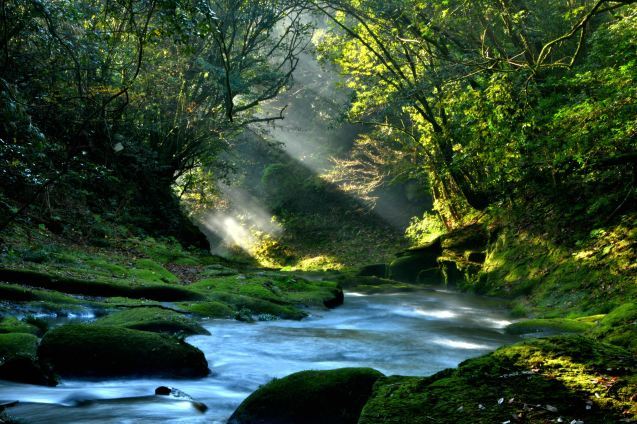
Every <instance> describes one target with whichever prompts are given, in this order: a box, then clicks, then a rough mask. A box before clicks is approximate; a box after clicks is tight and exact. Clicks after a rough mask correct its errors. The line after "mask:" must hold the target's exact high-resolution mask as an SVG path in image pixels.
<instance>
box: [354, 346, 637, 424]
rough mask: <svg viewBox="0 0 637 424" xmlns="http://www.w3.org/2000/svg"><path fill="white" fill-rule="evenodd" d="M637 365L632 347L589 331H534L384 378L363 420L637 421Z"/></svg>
mask: <svg viewBox="0 0 637 424" xmlns="http://www.w3.org/2000/svg"><path fill="white" fill-rule="evenodd" d="M635 366H637V363H636V359H635V356H634V355H632V354H631V353H630V352H628V351H626V350H624V349H623V348H620V347H617V346H613V345H609V344H606V343H601V342H599V341H596V340H594V339H591V338H588V337H584V336H580V335H568V336H555V337H549V338H543V339H533V340H529V341H526V342H523V343H518V344H515V345H512V346H505V347H502V348H500V349H498V350H496V351H495V352H493V353H491V354H489V355H486V356H483V357H480V358H476V359H470V360H468V361H465V362H463V363H461V364H460V365H459V367H458V368H457V369H448V370H444V371H441V372H440V373H438V374H435V375H433V376H431V377H424V378H422V377H399V376H393V377H387V378H383V379H380V380H379V381H378V382H377V383H376V385H375V386H374V392H373V394H372V396H371V398H370V400H369V401H368V402H367V403H366V405H365V407H364V408H363V411H362V413H361V417H360V420H359V424H377V423H401V424H425V423H427V424H428V423H432V422H441V423H453V422H457V423H465V422H466V423H469V422H470V423H485V424H487V423H488V424H492V423H500V422H507V421H511V422H525V423H538V424H539V423H546V422H557V419H558V418H561V419H562V422H567V423H568V422H572V421H573V420H575V421H576V422H577V421H583V422H585V423H587V424H591V423H599V424H602V423H611V422H620V420H622V419H627V420H629V422H632V421H630V420H632V419H635V418H636V417H637V405H636V403H635V402H634V399H633V396H634V393H635V390H637V381H635V379H634V377H632V375H633V374H632V373H634V369H635ZM513 417H516V418H513Z"/></svg>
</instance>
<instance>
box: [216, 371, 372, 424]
mask: <svg viewBox="0 0 637 424" xmlns="http://www.w3.org/2000/svg"><path fill="white" fill-rule="evenodd" d="M382 376H383V374H381V373H380V372H378V371H376V370H374V369H371V368H341V369H336V370H329V371H301V372H297V373H294V374H291V375H289V376H287V377H284V378H281V379H275V380H272V381H271V382H269V383H268V384H266V385H264V386H262V387H261V388H259V389H258V390H257V391H255V392H254V393H252V394H251V395H250V396H249V397H248V398H247V399H246V400H244V401H243V403H241V405H239V408H237V410H236V411H235V412H234V413H233V414H232V416H231V417H230V420H229V421H228V424H248V423H249V424H266V423H267V424H296V423H304V424H323V423H330V424H349V423H352V424H354V423H356V422H357V421H358V417H359V415H360V412H361V410H362V408H363V406H364V405H365V402H367V399H368V398H369V396H370V395H371V393H372V387H373V386H374V383H375V382H376V381H377V380H378V379H379V378H381V377H382Z"/></svg>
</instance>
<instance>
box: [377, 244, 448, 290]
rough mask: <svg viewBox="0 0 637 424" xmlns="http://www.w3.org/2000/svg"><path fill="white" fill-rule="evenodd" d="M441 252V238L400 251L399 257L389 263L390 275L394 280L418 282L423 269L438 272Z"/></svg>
mask: <svg viewBox="0 0 637 424" xmlns="http://www.w3.org/2000/svg"><path fill="white" fill-rule="evenodd" d="M441 254H442V247H441V239H440V238H437V239H436V240H434V241H432V242H431V243H429V244H427V245H424V246H420V247H415V248H411V249H407V250H405V251H403V252H400V253H399V254H398V258H396V259H395V260H394V261H392V262H391V263H390V264H389V270H388V271H389V272H388V276H389V278H390V279H392V280H398V281H405V282H412V283H415V282H418V280H419V275H422V274H421V273H422V272H423V271H432V272H436V270H437V269H438V257H439V256H440V255H441ZM428 282H429V281H428Z"/></svg>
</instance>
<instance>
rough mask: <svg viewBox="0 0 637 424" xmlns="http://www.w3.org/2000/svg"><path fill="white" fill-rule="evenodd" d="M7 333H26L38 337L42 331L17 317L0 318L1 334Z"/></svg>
mask: <svg viewBox="0 0 637 424" xmlns="http://www.w3.org/2000/svg"><path fill="white" fill-rule="evenodd" d="M5 333H26V334H33V335H36V336H37V335H38V334H39V333H40V329H39V328H38V327H37V326H35V325H33V324H29V323H28V322H25V321H21V320H19V319H17V318H15V317H3V318H0V334H5Z"/></svg>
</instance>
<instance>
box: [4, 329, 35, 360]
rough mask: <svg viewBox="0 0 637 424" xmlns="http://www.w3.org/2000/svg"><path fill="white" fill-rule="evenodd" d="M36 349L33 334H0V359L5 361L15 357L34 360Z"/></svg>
mask: <svg viewBox="0 0 637 424" xmlns="http://www.w3.org/2000/svg"><path fill="white" fill-rule="evenodd" d="M37 349H38V338H37V337H36V336H35V335H33V334H26V333H22V332H17V333H11V334H0V357H1V358H4V359H5V360H6V359H7V358H10V357H13V356H17V355H23V356H29V357H31V358H35V357H36V356H37Z"/></svg>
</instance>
